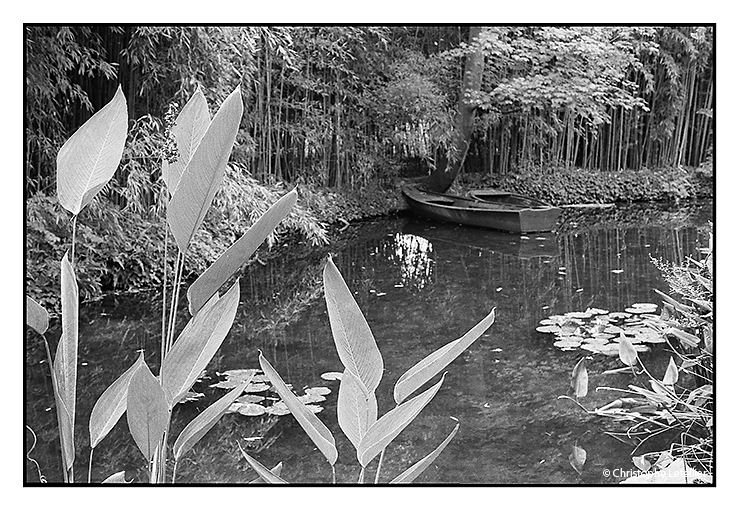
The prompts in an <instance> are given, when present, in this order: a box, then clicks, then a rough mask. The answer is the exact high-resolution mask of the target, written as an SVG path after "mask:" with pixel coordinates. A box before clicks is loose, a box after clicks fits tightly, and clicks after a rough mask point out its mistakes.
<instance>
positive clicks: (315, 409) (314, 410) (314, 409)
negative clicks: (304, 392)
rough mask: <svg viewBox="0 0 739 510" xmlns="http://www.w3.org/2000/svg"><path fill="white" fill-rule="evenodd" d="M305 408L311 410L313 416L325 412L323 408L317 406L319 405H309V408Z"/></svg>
mask: <svg viewBox="0 0 739 510" xmlns="http://www.w3.org/2000/svg"><path fill="white" fill-rule="evenodd" d="M305 407H307V408H308V410H309V411H310V412H312V413H313V414H318V413H320V412H321V411H323V407H321V406H317V405H313V404H308V405H307V406H305Z"/></svg>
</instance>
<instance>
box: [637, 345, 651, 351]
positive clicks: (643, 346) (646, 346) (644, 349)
mask: <svg viewBox="0 0 739 510" xmlns="http://www.w3.org/2000/svg"><path fill="white" fill-rule="evenodd" d="M634 350H635V351H636V352H649V351H650V350H651V349H650V348H649V346H648V345H644V344H636V345H634Z"/></svg>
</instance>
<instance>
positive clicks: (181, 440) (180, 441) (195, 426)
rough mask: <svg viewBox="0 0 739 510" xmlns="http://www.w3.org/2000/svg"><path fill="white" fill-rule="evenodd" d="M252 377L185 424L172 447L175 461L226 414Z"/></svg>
mask: <svg viewBox="0 0 739 510" xmlns="http://www.w3.org/2000/svg"><path fill="white" fill-rule="evenodd" d="M253 377H254V375H253V374H252V375H251V376H250V377H248V378H247V379H246V380H245V381H243V382H242V383H241V384H239V385H238V386H237V387H235V388H234V389H233V390H231V391H229V392H228V393H227V394H226V395H224V396H223V397H221V398H219V399H218V400H217V401H216V402H215V403H213V404H212V405H210V406H209V407H208V408H207V409H206V410H205V411H203V412H202V413H200V414H199V415H197V416H196V417H195V419H193V420H192V421H191V422H190V423H188V424H187V426H186V427H185V428H184V429H183V430H182V432H181V433H180V435H179V436H178V437H177V440H176V441H175V443H174V446H173V447H172V455H174V458H175V460H179V459H180V458H181V457H182V456H183V455H184V454H185V453H187V452H188V450H190V448H192V447H193V446H195V444H197V442H198V441H200V439H202V438H203V436H205V434H207V433H208V431H210V429H212V428H213V425H215V424H216V423H217V422H218V420H220V419H221V416H223V414H224V413H225V412H226V410H227V409H228V406H230V405H231V403H232V402H233V401H234V400H236V399H237V398H238V397H239V396H240V395H241V394H242V393H243V392H244V388H246V386H247V385H248V384H249V383H250V382H251V380H252V378H253Z"/></svg>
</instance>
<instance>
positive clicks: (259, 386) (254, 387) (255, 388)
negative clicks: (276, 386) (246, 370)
mask: <svg viewBox="0 0 739 510" xmlns="http://www.w3.org/2000/svg"><path fill="white" fill-rule="evenodd" d="M269 388H270V387H269V385H267V384H264V383H249V385H248V386H247V387H246V388H244V393H260V392H262V391H267V390H268V389H269Z"/></svg>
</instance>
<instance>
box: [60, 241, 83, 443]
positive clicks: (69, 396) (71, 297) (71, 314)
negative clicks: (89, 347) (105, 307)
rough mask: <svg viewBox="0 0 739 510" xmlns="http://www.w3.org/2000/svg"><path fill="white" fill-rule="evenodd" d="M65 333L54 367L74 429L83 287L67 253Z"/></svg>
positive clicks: (65, 271)
mask: <svg viewBox="0 0 739 510" xmlns="http://www.w3.org/2000/svg"><path fill="white" fill-rule="evenodd" d="M61 273H62V274H61V280H62V296H61V298H62V299H61V301H62V336H61V338H60V339H59V345H58V346H57V351H56V354H57V355H56V358H55V359H54V368H55V369H56V371H57V378H58V382H59V393H60V395H61V397H62V399H63V400H64V405H65V406H66V408H67V410H68V411H69V415H70V416H71V419H72V429H74V417H75V409H76V395H77V346H78V327H79V323H78V307H79V290H78V288H77V280H76V278H75V276H74V269H73V268H72V264H70V263H69V258H68V257H67V254H66V253H65V254H64V258H62V269H61Z"/></svg>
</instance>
